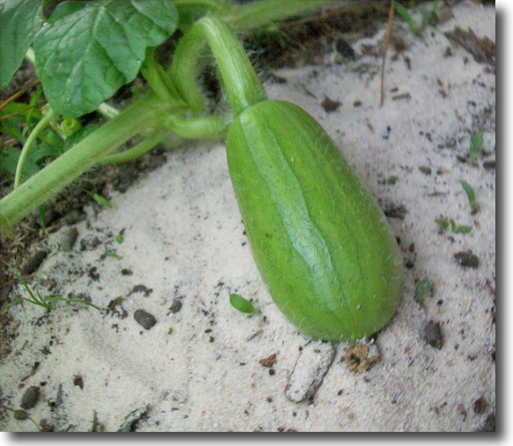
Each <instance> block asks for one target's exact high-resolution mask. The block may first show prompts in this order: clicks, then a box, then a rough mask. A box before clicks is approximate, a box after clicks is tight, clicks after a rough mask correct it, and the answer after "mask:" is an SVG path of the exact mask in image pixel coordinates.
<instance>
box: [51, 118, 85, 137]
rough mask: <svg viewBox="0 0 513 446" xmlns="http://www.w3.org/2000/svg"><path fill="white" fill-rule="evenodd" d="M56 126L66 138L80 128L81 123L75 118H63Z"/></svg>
mask: <svg viewBox="0 0 513 446" xmlns="http://www.w3.org/2000/svg"><path fill="white" fill-rule="evenodd" d="M57 128H58V131H59V133H60V134H61V135H63V136H64V137H65V138H67V137H69V136H71V135H73V134H74V133H76V132H77V131H78V130H80V129H81V128H82V124H80V121H79V120H78V119H76V118H64V119H63V120H62V121H61V123H60V124H59V125H58V127H57Z"/></svg>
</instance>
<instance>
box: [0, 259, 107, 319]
mask: <svg viewBox="0 0 513 446" xmlns="http://www.w3.org/2000/svg"><path fill="white" fill-rule="evenodd" d="M6 265H7V267H8V268H9V269H10V270H11V272H12V273H13V274H14V275H15V277H16V278H17V279H18V280H19V282H20V284H21V286H22V287H23V289H24V290H25V292H26V293H27V294H28V295H29V296H30V297H17V298H16V299H14V300H13V301H12V302H9V303H7V304H5V305H4V306H2V308H0V314H2V313H3V312H5V311H7V310H8V309H9V308H11V307H14V306H15V305H19V304H21V303H22V302H23V301H26V302H29V303H31V304H33V305H38V306H40V307H43V308H44V309H46V310H50V308H51V303H52V302H68V303H80V304H84V305H88V306H90V307H93V308H95V309H97V310H98V311H101V310H100V309H99V308H98V307H97V306H96V305H94V304H92V303H91V302H89V301H87V300H83V299H70V298H66V297H60V296H47V297H43V296H41V294H40V293H39V290H38V289H37V288H36V289H35V291H34V290H32V288H31V287H30V285H29V284H28V283H27V281H26V280H25V279H24V278H23V276H22V275H21V274H20V272H19V271H18V270H17V269H16V268H14V267H13V266H11V265H9V264H8V263H6Z"/></svg>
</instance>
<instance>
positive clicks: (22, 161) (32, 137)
mask: <svg viewBox="0 0 513 446" xmlns="http://www.w3.org/2000/svg"><path fill="white" fill-rule="evenodd" d="M54 117H55V112H54V111H53V110H52V109H50V110H49V111H48V113H46V114H45V115H44V116H43V118H42V119H41V120H40V121H39V122H38V123H37V125H36V126H35V127H34V130H32V132H30V135H29V137H28V138H27V141H26V142H25V144H24V146H23V148H22V149H21V153H20V158H19V159H18V164H17V165H16V173H15V175H14V189H17V188H18V187H19V185H20V184H21V174H22V172H23V165H24V164H25V160H26V159H27V156H28V154H29V152H30V149H31V147H32V145H33V144H34V141H35V140H36V138H37V135H39V133H40V132H41V131H42V130H44V128H45V127H46V126H47V125H48V124H49V123H50V121H51V120H52V119H53V118H54Z"/></svg>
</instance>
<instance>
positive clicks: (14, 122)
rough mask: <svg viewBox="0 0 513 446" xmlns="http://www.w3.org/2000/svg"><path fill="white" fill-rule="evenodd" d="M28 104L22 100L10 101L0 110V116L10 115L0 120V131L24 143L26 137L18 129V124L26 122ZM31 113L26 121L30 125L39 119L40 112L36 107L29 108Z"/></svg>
mask: <svg viewBox="0 0 513 446" xmlns="http://www.w3.org/2000/svg"><path fill="white" fill-rule="evenodd" d="M27 107H28V105H27V104H24V103H22V102H11V103H10V104H8V105H7V106H6V107H5V108H4V109H3V110H0V116H7V115H11V116H9V117H7V118H4V119H2V120H1V121H0V132H1V133H4V134H6V135H9V136H10V137H11V138H14V139H15V140H16V141H18V142H20V143H22V144H23V143H24V142H25V140H26V138H25V136H24V135H23V133H22V132H21V130H20V126H21V125H22V124H24V123H26V121H27V119H28V116H27V115H26V113H27V112H28V111H26V110H27ZM30 110H31V111H32V114H31V115H30V120H29V121H27V122H28V123H30V125H35V124H37V122H38V121H39V120H40V119H41V117H42V115H41V112H40V111H39V110H38V109H37V108H33V109H30Z"/></svg>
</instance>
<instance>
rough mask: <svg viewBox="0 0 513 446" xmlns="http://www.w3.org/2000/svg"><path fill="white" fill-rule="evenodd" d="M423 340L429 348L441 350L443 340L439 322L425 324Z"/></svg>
mask: <svg viewBox="0 0 513 446" xmlns="http://www.w3.org/2000/svg"><path fill="white" fill-rule="evenodd" d="M424 339H425V340H426V342H427V343H428V344H429V345H430V346H431V347H435V348H438V349H441V348H442V346H443V344H444V340H443V336H442V329H441V327H440V323H439V322H433V321H429V323H427V324H426V326H425V327H424Z"/></svg>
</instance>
